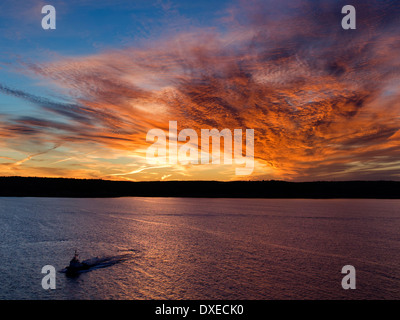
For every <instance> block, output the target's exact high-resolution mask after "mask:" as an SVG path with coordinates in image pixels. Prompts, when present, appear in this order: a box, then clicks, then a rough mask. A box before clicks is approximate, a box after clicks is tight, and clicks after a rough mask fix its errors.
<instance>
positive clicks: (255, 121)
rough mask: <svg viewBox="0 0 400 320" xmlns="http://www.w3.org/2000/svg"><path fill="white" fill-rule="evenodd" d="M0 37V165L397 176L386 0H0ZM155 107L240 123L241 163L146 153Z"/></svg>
mask: <svg viewBox="0 0 400 320" xmlns="http://www.w3.org/2000/svg"><path fill="white" fill-rule="evenodd" d="M46 4H51V5H53V6H54V7H55V8H56V11H57V24H56V26H57V27H56V30H43V29H42V27H41V20H42V17H43V16H44V15H43V14H42V13H41V8H42V7H43V6H44V5H46ZM347 4H351V5H353V6H354V7H355V8H356V12H357V15H356V17H357V29H356V30H344V29H342V27H341V20H342V18H343V16H344V15H343V14H342V13H341V8H342V7H343V6H344V5H347ZM0 48H1V49H0V176H16V175H17V176H41V177H73V178H102V179H113V180H116V179H117V180H132V181H140V180H178V179H179V180H193V179H195V180H199V179H204V180H237V179H240V180H243V179H244V180H260V179H265V180H269V179H282V180H291V181H313V180H353V179H360V180H377V179H384V180H400V2H399V1H398V0H395V1H389V0H379V1H370V0H366V1H347V0H346V1H340V0H320V1H316V0H315V1H312V0H309V1H306V0H264V1H220V0H218V1H215V0H214V1H211V0H210V1H208V0H207V1H203V0H198V1H183V0H181V1H173V0H171V1H163V0H157V1H148V0H130V1H128V0H126V1H125V0H124V1H123V0H113V1H106V0H93V1H92V0H82V1H78V0H68V1H67V0H65V1H54V0H49V1H41V0H37V1H36V0H17V1H11V0H5V1H1V3H0ZM169 121H177V124H178V130H182V129H185V128H192V129H194V130H196V132H199V133H200V130H201V129H207V128H208V129H212V128H216V129H218V130H222V129H225V128H228V129H230V130H232V131H233V130H234V129H243V130H245V129H254V135H255V143H254V157H255V168H254V171H253V173H252V175H250V176H237V175H235V168H236V166H235V165H227V164H221V165H216V164H209V165H201V164H199V165H181V164H179V163H178V164H166V165H152V164H149V163H148V162H147V161H146V150H147V148H148V147H149V146H150V145H151V143H149V142H147V141H146V134H147V132H148V131H149V130H150V129H153V128H160V129H163V130H165V131H167V130H168V123H169Z"/></svg>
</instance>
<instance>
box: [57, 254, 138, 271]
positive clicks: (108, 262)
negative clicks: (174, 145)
mask: <svg viewBox="0 0 400 320" xmlns="http://www.w3.org/2000/svg"><path fill="white" fill-rule="evenodd" d="M132 257H133V256H132V253H128V254H122V255H117V256H111V257H102V258H99V257H95V258H91V259H87V260H83V261H82V262H81V261H80V260H79V255H78V252H77V251H76V250H75V254H74V257H73V258H72V259H71V261H70V262H69V266H67V267H65V268H64V269H63V270H61V271H60V272H63V273H66V274H67V275H68V276H76V275H78V274H79V273H82V272H88V271H90V270H94V269H98V268H105V267H109V266H112V265H114V264H116V263H119V262H123V261H126V260H129V259H130V258H132Z"/></svg>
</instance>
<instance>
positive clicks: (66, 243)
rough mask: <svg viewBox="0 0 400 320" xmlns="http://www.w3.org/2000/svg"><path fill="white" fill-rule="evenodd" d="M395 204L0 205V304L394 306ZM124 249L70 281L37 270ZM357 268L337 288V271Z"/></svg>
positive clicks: (398, 242) (170, 201)
mask: <svg viewBox="0 0 400 320" xmlns="http://www.w3.org/2000/svg"><path fill="white" fill-rule="evenodd" d="M399 209H400V201H399V200H294V199H293V200H288V199H281V200H277V199H184V198H113V199H56V198H0V258H1V263H0V299H399V298H400V235H399V231H400V210H399ZM74 249H78V250H79V252H80V257H81V259H90V258H93V257H96V256H100V257H102V256H118V255H121V254H126V253H132V259H128V260H126V261H123V262H121V263H118V264H114V265H112V266H109V267H106V268H98V269H95V270H92V271H90V272H86V273H82V274H80V275H79V276H77V277H72V278H71V277H67V276H66V275H65V274H63V273H57V288H56V290H44V289H42V286H41V279H42V277H43V276H44V275H43V274H41V268H42V267H43V266H44V265H48V264H50V265H53V266H54V267H55V268H56V269H57V270H61V269H63V268H64V267H65V266H66V265H67V264H68V263H69V260H70V259H71V257H72V255H73V251H74ZM347 264H350V265H353V266H354V267H355V268H356V270H357V278H356V280H357V289H356V290H343V289H342V287H341V280H342V277H343V275H342V274H341V268H342V266H344V265H347Z"/></svg>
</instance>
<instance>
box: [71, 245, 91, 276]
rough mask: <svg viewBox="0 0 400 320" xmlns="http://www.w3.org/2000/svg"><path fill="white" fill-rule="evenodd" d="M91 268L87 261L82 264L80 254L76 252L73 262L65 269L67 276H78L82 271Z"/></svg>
mask: <svg viewBox="0 0 400 320" xmlns="http://www.w3.org/2000/svg"><path fill="white" fill-rule="evenodd" d="M90 267H91V266H90V265H89V264H87V263H86V262H85V261H84V262H80V261H79V254H78V252H77V251H76V250H75V254H74V257H73V258H72V259H71V261H70V262H69V266H67V267H66V268H65V272H66V273H67V274H77V273H79V272H80V271H83V270H88V269H89V268H90Z"/></svg>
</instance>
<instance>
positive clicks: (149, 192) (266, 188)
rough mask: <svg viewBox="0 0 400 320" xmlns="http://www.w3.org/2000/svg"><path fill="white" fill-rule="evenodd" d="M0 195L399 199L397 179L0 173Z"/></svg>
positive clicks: (399, 187) (398, 182)
mask: <svg viewBox="0 0 400 320" xmlns="http://www.w3.org/2000/svg"><path fill="white" fill-rule="evenodd" d="M0 197H71V198H106V197H194V198H309V199H313V198H314V199H335V198H337V199H339V198H364V199H368V198H370V199H400V181H315V182H286V181H277V180H269V181H230V182H222V181H143V182H130V181H110V180H100V179H65V178H35V177H0Z"/></svg>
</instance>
